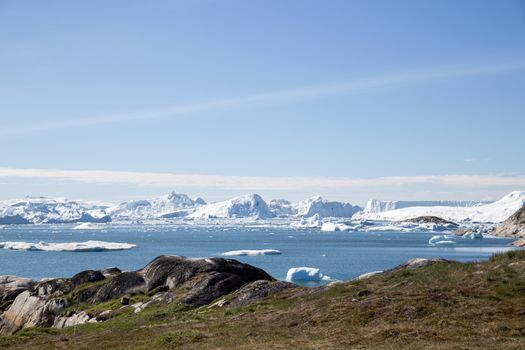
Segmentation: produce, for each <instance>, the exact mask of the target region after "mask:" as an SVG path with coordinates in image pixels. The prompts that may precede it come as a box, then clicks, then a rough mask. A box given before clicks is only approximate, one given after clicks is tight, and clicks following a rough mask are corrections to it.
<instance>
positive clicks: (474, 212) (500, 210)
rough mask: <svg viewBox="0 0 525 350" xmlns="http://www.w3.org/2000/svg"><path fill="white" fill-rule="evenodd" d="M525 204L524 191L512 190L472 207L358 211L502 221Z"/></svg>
mask: <svg viewBox="0 0 525 350" xmlns="http://www.w3.org/2000/svg"><path fill="white" fill-rule="evenodd" d="M524 205H525V192H520V191H514V192H511V193H509V194H508V195H506V196H505V197H503V198H502V199H500V200H498V201H496V202H494V203H490V204H485V205H479V206H473V207H447V206H435V207H425V206H419V207H409V208H402V209H395V210H390V211H384V212H380V213H370V212H369V213H365V212H363V213H360V214H358V216H359V217H360V218H364V219H369V220H382V221H402V220H408V219H412V218H415V217H419V216H437V217H440V218H443V219H445V220H450V221H455V222H482V223H498V222H502V221H504V220H505V219H507V218H508V217H510V216H511V215H512V214H514V213H515V212H516V211H518V210H519V209H520V208H522V207H523V206H524Z"/></svg>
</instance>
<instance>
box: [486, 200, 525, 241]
mask: <svg viewBox="0 0 525 350" xmlns="http://www.w3.org/2000/svg"><path fill="white" fill-rule="evenodd" d="M490 234H491V235H493V236H498V237H512V238H525V207H523V208H521V209H520V210H518V211H517V212H515V213H514V214H512V215H511V216H510V217H509V218H508V219H507V220H505V221H503V222H502V223H501V224H499V225H498V226H496V227H495V228H494V230H492V231H491V232H490Z"/></svg>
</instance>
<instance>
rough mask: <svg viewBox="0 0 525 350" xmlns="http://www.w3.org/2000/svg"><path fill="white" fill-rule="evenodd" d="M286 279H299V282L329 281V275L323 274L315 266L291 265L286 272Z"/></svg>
mask: <svg viewBox="0 0 525 350" xmlns="http://www.w3.org/2000/svg"><path fill="white" fill-rule="evenodd" d="M286 280H287V281H301V282H309V281H313V282H320V281H329V280H331V278H330V277H329V276H326V275H323V274H322V273H321V272H320V271H319V269H318V268H315V267H305V266H303V267H292V268H291V269H289V270H288V273H286Z"/></svg>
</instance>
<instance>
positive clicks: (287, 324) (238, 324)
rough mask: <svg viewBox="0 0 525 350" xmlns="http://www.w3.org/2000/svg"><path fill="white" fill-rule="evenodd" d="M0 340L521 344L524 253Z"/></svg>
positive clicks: (165, 308)
mask: <svg viewBox="0 0 525 350" xmlns="http://www.w3.org/2000/svg"><path fill="white" fill-rule="evenodd" d="M111 302H115V301H111ZM108 306H111V305H110V304H107V305H104V307H108ZM99 307H102V305H99ZM0 346H1V347H10V348H18V349H32V348H34V349H46V348H73V349H94V348H96V349H99V348H121V349H170V348H176V349H179V348H182V349H233V348H235V349H253V348H255V349H257V348H260V349H267V348H281V349H286V348H301V349H310V348H312V349H348V348H360V349H478V348H479V349H524V348H525V251H512V252H508V253H504V254H498V255H495V256H494V257H493V258H491V259H490V260H489V261H487V262H482V263H467V264H460V263H452V262H451V263H448V262H447V263H438V264H435V265H431V266H427V267H424V268H420V269H414V270H406V271H392V272H388V273H385V274H381V275H376V276H373V277H371V278H369V279H366V280H361V281H353V282H347V283H342V284H337V285H335V286H333V287H330V288H325V289H315V290H308V291H307V292H306V293H305V290H304V289H286V290H283V291H282V292H280V293H278V294H275V295H272V296H270V297H268V298H265V299H263V300H261V301H259V302H257V303H255V304H253V305H248V306H243V307H236V308H208V307H200V308H192V307H189V306H187V305H183V304H180V303H177V302H174V303H172V304H169V305H152V306H151V307H148V308H146V309H145V310H144V311H143V312H141V313H139V314H134V313H122V314H120V315H117V316H116V317H115V318H113V319H111V320H109V321H106V322H103V323H97V324H88V325H81V326H77V327H71V328H67V329H63V330H38V329H31V330H24V331H22V332H19V333H18V334H17V335H14V336H10V337H0Z"/></svg>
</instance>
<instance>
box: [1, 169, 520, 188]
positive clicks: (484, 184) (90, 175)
mask: <svg viewBox="0 0 525 350" xmlns="http://www.w3.org/2000/svg"><path fill="white" fill-rule="evenodd" d="M0 179H2V180H3V182H4V183H9V182H8V181H7V180H15V179H17V180H20V179H32V180H39V181H40V180H47V181H55V182H56V183H66V182H67V183H79V184H119V185H132V186H143V187H170V188H203V189H221V190H223V189H235V190H244V191H258V190H275V191H283V190H286V191H289V190H291V191H294V190H299V191H300V190H311V189H341V190H352V189H363V188H364V187H366V188H374V187H381V188H384V187H396V186H411V185H423V186H435V185H438V186H449V187H461V188H471V189H472V188H479V189H483V188H494V187H512V188H514V189H520V188H525V176H512V177H506V176H482V175H479V176H476V175H443V176H390V177H378V178H351V177H309V176H295V177H264V176H218V175H181V174H171V173H145V172H126V171H103V170H62V169H20V168H0Z"/></svg>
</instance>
